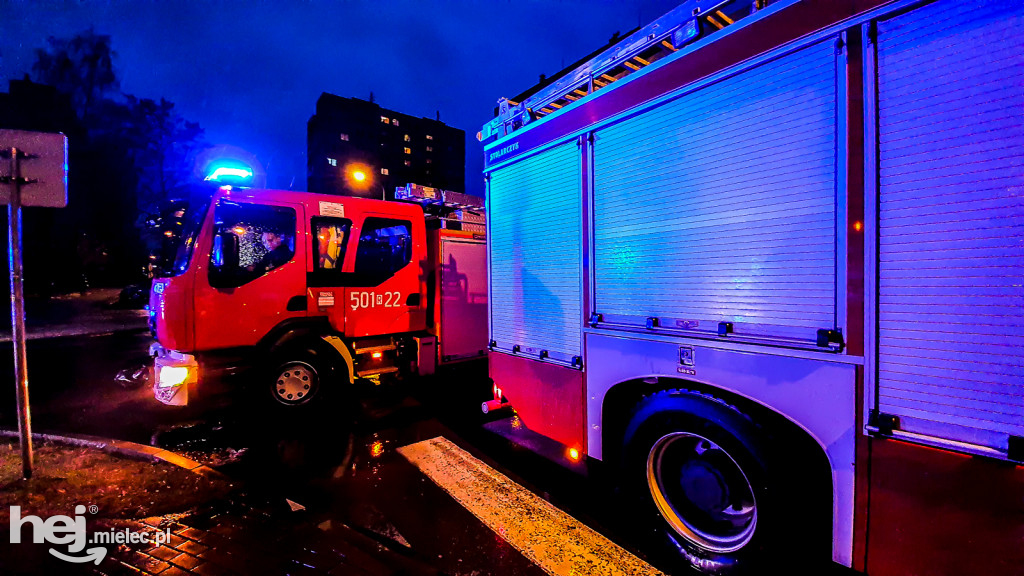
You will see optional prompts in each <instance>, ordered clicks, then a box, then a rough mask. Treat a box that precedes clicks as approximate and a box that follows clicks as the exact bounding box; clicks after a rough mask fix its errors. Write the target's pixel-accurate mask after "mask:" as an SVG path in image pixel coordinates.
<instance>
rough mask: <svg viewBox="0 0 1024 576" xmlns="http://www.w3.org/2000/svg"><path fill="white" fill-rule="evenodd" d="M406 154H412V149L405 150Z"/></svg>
mask: <svg viewBox="0 0 1024 576" xmlns="http://www.w3.org/2000/svg"><path fill="white" fill-rule="evenodd" d="M403 150H405V153H406V154H412V148H403Z"/></svg>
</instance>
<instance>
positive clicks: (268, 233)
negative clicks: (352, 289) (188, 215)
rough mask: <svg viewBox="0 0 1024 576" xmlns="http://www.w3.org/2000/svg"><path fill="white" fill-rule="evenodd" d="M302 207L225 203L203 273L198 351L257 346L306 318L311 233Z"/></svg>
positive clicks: (198, 293) (198, 276) (210, 239)
mask: <svg viewBox="0 0 1024 576" xmlns="http://www.w3.org/2000/svg"><path fill="white" fill-rule="evenodd" d="M304 217H305V216H304V213H303V208H302V206H301V205H299V204H289V203H278V202H267V203H258V204H257V203H250V202H245V201H237V202H236V201H233V200H228V199H221V200H219V201H218V202H217V205H216V206H215V208H214V218H213V226H212V228H213V229H212V231H210V236H209V237H208V238H207V241H208V242H210V246H211V248H210V251H209V257H208V259H207V261H205V262H202V263H201V264H202V267H200V268H198V269H197V273H196V288H195V307H196V309H195V319H196V323H195V335H196V349H197V350H213V349H219V348H234V347H242V346H252V345H254V344H256V343H258V342H259V341H260V339H261V338H263V336H265V335H266V334H267V333H268V332H269V331H270V330H271V329H272V328H274V327H275V326H277V325H278V324H279V323H281V322H283V321H284V320H287V319H289V318H300V317H304V316H305V315H306V249H307V248H306V244H307V242H306V240H305V238H306V234H305V225H304V222H305V220H304Z"/></svg>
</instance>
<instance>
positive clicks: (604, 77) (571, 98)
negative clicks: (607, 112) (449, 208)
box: [477, 0, 780, 141]
mask: <svg viewBox="0 0 1024 576" xmlns="http://www.w3.org/2000/svg"><path fill="white" fill-rule="evenodd" d="M779 1H780V0H687V1H686V2H683V3H682V4H680V5H679V6H678V7H676V8H675V9H674V10H672V11H671V12H669V13H668V14H665V15H664V16H662V17H661V18H658V19H657V20H655V21H654V22H652V23H650V24H648V25H647V26H644V27H643V28H639V29H637V30H636V31H635V32H633V33H632V34H630V35H629V36H627V37H626V38H624V39H622V40H621V41H619V42H618V43H616V44H615V45H614V46H611V47H609V48H607V49H606V50H604V51H602V52H601V53H600V54H598V55H597V56H595V57H593V58H591V59H590V60H588V61H587V62H585V63H583V64H581V65H579V66H576V67H575V68H573V69H571V70H563V71H562V72H560V73H559V75H558V76H556V79H555V80H554V81H552V82H550V84H547V85H543V86H541V87H540V88H537V89H531V90H533V92H532V93H531V90H527V91H526V92H524V93H523V96H521V98H520V101H519V102H516V101H514V100H510V99H508V98H500V99H499V100H498V108H497V114H496V115H495V117H494V119H492V120H491V121H490V122H488V123H487V124H484V126H483V128H482V129H481V131H480V132H479V133H477V140H480V141H485V140H488V139H490V138H492V137H496V138H500V137H502V136H506V135H508V134H511V133H512V132H514V131H516V130H519V129H520V128H522V127H524V126H526V125H528V124H530V123H531V122H533V121H536V120H539V119H540V118H543V117H544V116H547V115H549V114H555V113H557V112H558V111H559V110H560V109H561V108H563V107H565V106H568V105H569V104H572V103H573V102H575V101H577V100H579V99H581V98H583V97H585V96H587V95H589V94H592V93H593V92H596V91H598V90H601V89H602V88H604V87H606V86H608V85H610V84H612V83H614V82H617V81H619V80H622V79H623V78H625V77H627V76H629V75H630V74H632V73H634V72H638V71H640V70H642V69H644V68H645V67H647V66H650V65H651V64H653V63H655V62H657V61H658V60H661V59H662V58H665V57H666V56H669V55H671V54H672V53H674V52H676V51H678V50H679V49H680V48H682V47H684V46H686V45H688V44H691V43H693V42H695V41H696V40H699V39H701V38H705V37H707V36H710V35H712V34H714V33H715V32H717V31H719V30H722V29H723V28H725V27H727V26H729V25H731V24H734V23H735V22H736V21H738V20H741V19H743V18H745V17H747V16H750V15H752V14H754V13H756V12H757V11H759V10H762V9H764V8H766V7H767V6H769V5H771V4H774V3H776V2H779Z"/></svg>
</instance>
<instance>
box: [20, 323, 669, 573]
mask: <svg viewBox="0 0 1024 576" xmlns="http://www.w3.org/2000/svg"><path fill="white" fill-rule="evenodd" d="M150 342H151V339H150V337H149V336H148V334H144V333H134V334H132V333H117V334H110V335H101V336H92V337H70V338H55V339H47V340H36V341H31V342H30V343H29V349H28V354H29V378H30V395H31V403H32V410H33V412H32V417H33V427H34V431H36V432H51V433H77V434H93V435H99V436H107V437H114V438H119V439H125V440H131V441H135V442H140V443H145V444H150V443H152V444H155V445H160V446H162V447H166V448H171V449H175V450H178V451H184V452H186V453H187V454H188V455H189V456H191V457H193V458H195V459H197V460H201V461H204V462H207V463H209V464H211V465H213V466H215V467H216V468H218V469H219V470H221V471H222V472H224V473H226V474H228V475H229V476H231V477H233V478H235V479H237V480H240V481H241V482H242V483H243V485H244V486H245V487H246V490H248V491H250V492H251V493H252V494H255V495H257V496H258V497H260V498H263V499H265V500H267V501H275V500H276V501H280V500H282V499H285V498H287V499H289V500H292V501H294V502H297V503H300V504H301V505H303V506H305V507H306V508H307V510H308V511H309V513H310V514H311V515H313V516H315V517H317V518H324V519H333V520H336V521H338V522H342V523H345V524H347V525H350V526H353V527H356V528H357V529H361V530H366V531H370V532H373V533H375V534H377V535H379V536H382V537H384V538H385V539H386V541H389V542H394V543H395V546H399V547H400V546H408V548H410V549H411V550H412V551H413V552H415V554H416V556H417V557H418V558H420V559H425V560H426V561H428V562H429V564H430V565H431V566H433V567H434V568H436V569H438V570H440V571H442V572H444V573H447V574H464V575H471V574H502V575H504V574H509V575H513V574H523V575H533V574H538V575H539V574H544V571H543V570H542V569H540V568H539V567H538V566H536V565H534V564H533V563H532V562H531V561H530V560H528V559H527V558H526V557H525V556H523V554H521V553H520V552H519V551H518V550H516V549H515V548H513V547H512V546H511V545H509V544H508V543H507V542H506V541H505V540H504V539H502V538H501V537H499V536H498V535H497V534H495V533H494V532H493V531H492V530H490V529H489V528H488V527H487V526H485V525H484V524H483V523H481V522H480V521H479V520H477V519H476V517H474V516H473V515H472V514H471V513H470V512H468V511H467V510H466V509H464V508H463V507H462V506H461V505H459V504H458V502H456V501H455V500H454V499H453V498H452V497H451V496H449V495H448V494H447V493H446V492H445V491H444V490H442V489H441V488H439V487H438V486H437V485H435V484H434V483H433V482H431V480H430V479H428V478H426V477H425V476H424V475H423V474H422V473H420V472H419V471H418V470H417V469H416V468H415V467H414V466H413V465H412V464H410V463H409V462H408V461H407V460H406V459H405V458H403V457H402V456H401V455H399V454H397V452H396V451H395V450H396V449H397V448H398V447H401V446H404V445H408V444H411V443H414V442H418V441H421V440H427V439H430V438H434V437H437V436H444V437H445V438H447V439H449V440H451V441H452V442H454V443H456V444H457V445H459V446H460V447H462V448H463V449H465V450H466V451H468V452H470V453H472V454H473V455H474V456H477V457H478V458H481V459H482V460H483V461H484V462H486V463H488V464H489V465H491V466H492V467H493V468H495V469H497V470H499V471H500V472H502V473H504V474H505V475H507V476H508V477H509V478H511V479H512V480H514V481H516V482H518V483H520V484H522V485H523V486H525V487H526V488H528V489H529V490H531V491H532V492H534V493H535V494H538V495H540V496H541V497H542V498H544V499H546V500H549V501H550V502H552V503H553V504H555V505H556V506H557V507H558V508H560V509H562V510H564V511H566V512H568V513H569V514H571V515H572V516H574V517H575V518H577V519H578V520H580V521H582V522H584V523H585V524H587V525H589V526H591V527H593V528H595V529H597V530H598V531H600V532H602V533H603V534H605V535H606V536H608V537H610V538H612V540H614V541H616V542H617V543H619V544H621V545H624V546H625V547H626V548H627V549H630V550H632V551H633V552H634V553H636V554H638V555H641V557H642V554H641V553H640V552H639V551H638V548H642V547H643V545H642V542H637V541H636V540H637V538H641V540H642V537H641V536H639V535H637V534H636V533H635V531H633V532H631V531H630V530H629V529H628V525H626V524H625V523H623V522H622V521H621V519H620V518H619V517H618V516H617V514H616V511H615V507H614V506H609V505H607V503H608V502H610V501H612V495H611V491H610V489H609V488H607V486H606V483H605V482H603V481H601V478H600V476H598V477H597V479H596V481H591V482H584V481H583V480H582V478H580V477H579V476H577V475H575V474H574V473H572V472H569V471H567V470H565V469H563V468H561V467H559V466H556V465H554V464H553V463H551V462H548V461H547V460H544V459H543V458H540V457H538V456H536V455H534V454H532V453H529V452H527V451H525V450H522V449H519V448H517V447H515V446H513V445H511V444H510V443H508V442H507V441H505V440H504V439H501V438H498V437H496V436H493V435H491V434H489V433H487V432H485V431H483V430H482V429H481V427H480V426H481V424H482V423H483V422H484V421H485V417H484V416H483V415H482V414H480V410H479V405H480V402H481V401H482V400H483V399H485V398H486V397H487V396H488V394H489V387H488V383H487V382H486V379H485V376H486V366H484V365H481V364H477V365H462V366H460V367H459V368H458V369H456V370H454V371H450V372H448V373H445V374H441V375H438V376H437V377H435V378H433V379H428V380H418V381H416V382H413V383H408V384H404V385H399V386H382V387H375V388H362V389H359V390H358V391H357V393H356V394H355V395H354V397H353V400H352V402H351V405H352V406H353V407H354V409H353V410H351V411H345V410H340V411H338V412H333V411H332V412H331V413H329V414H325V415H318V416H317V417H315V418H311V417H302V418H288V417H283V418H282V417H271V416H266V415H265V414H264V413H261V412H256V411H253V410H250V409H247V408H241V406H244V405H245V404H244V402H242V401H241V400H242V399H240V398H237V397H232V396H224V397H221V398H219V399H218V400H217V401H215V402H206V403H204V404H203V405H200V406H189V407H186V408H175V407H166V406H163V405H160V404H159V403H157V402H156V401H155V400H154V399H153V398H152V395H151V392H150V390H149V388H148V386H141V387H131V386H127V387H126V386H123V385H121V384H118V383H116V382H115V378H114V377H115V375H116V374H117V372H118V371H119V370H122V369H125V368H131V367H132V366H134V365H136V364H138V363H140V362H143V361H145V358H146V350H147V347H148V345H149V344H150ZM0 350H2V354H3V359H2V361H0V390H2V391H3V393H2V395H0V426H2V427H6V428H13V427H16V420H15V414H14V393H13V377H12V376H11V370H12V368H11V356H10V345H9V344H8V345H6V346H3V347H2V348H0ZM235 378H236V382H235V383H236V384H243V383H244V382H241V381H238V380H241V379H244V378H245V376H242V377H235ZM648 560H651V561H652V563H653V564H655V565H656V566H657V565H658V564H659V563H660V562H659V561H657V559H650V558H648Z"/></svg>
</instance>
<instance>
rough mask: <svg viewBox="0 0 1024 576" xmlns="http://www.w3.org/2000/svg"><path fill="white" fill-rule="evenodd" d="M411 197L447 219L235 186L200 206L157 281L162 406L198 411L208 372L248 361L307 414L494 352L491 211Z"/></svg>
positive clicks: (272, 400) (430, 192)
mask: <svg viewBox="0 0 1024 576" xmlns="http://www.w3.org/2000/svg"><path fill="white" fill-rule="evenodd" d="M406 190H407V191H408V192H409V193H408V194H405V196H406V197H407V198H408V199H410V200H413V201H417V202H419V203H421V204H424V205H425V206H440V207H441V208H440V210H439V212H440V214H444V215H446V216H447V217H443V216H441V215H440V214H439V215H438V216H437V217H426V216H425V209H426V208H425V207H424V206H421V205H418V204H416V203H412V202H386V201H381V200H370V199H365V198H352V197H339V196H332V195H322V194H312V193H307V192H293V191H281V190H253V189H239V188H234V189H232V188H231V187H230V186H224V187H221V188H218V189H216V191H215V192H213V194H212V197H211V198H210V199H209V204H205V203H204V202H200V203H199V206H198V207H196V208H195V209H194V210H193V218H192V220H191V221H190V222H184V223H183V226H184V228H185V231H184V232H183V233H182V237H183V241H182V242H181V244H180V247H179V249H178V254H177V256H176V258H175V262H174V264H173V266H172V267H171V270H170V271H169V272H168V273H167V275H166V276H165V277H161V278H157V279H155V280H154V281H153V286H152V292H151V296H150V318H151V322H150V323H151V327H152V329H153V332H154V335H155V336H156V339H157V343H156V344H155V345H154V346H153V349H152V353H153V355H154V356H155V362H154V364H155V369H154V376H155V377H154V393H155V396H156V398H157V399H158V400H159V401H161V402H163V403H165V404H173V405H184V404H187V403H188V402H189V400H190V397H194V396H195V395H196V394H197V393H198V392H199V391H200V384H201V382H202V381H203V380H204V375H206V374H208V373H212V372H214V371H217V370H219V369H220V368H223V367H233V366H243V365H249V366H256V367H257V368H258V370H257V374H259V376H258V377H257V378H256V379H255V380H256V381H257V384H256V385H255V391H254V393H255V394H257V395H258V396H259V397H260V398H262V399H263V400H266V401H268V403H269V404H271V405H278V406H286V407H287V406H290V407H298V406H306V405H310V404H313V403H314V402H315V401H318V400H319V399H321V398H325V397H329V396H331V395H332V394H333V393H334V392H336V391H338V387H339V386H341V385H342V384H344V383H353V382H355V381H356V380H359V379H366V380H374V381H379V379H380V378H381V377H382V376H386V375H395V376H398V377H401V376H402V375H404V374H412V373H417V374H430V373H432V372H433V371H434V368H435V366H436V364H437V362H438V361H440V362H450V361H456V360H462V359H467V358H473V357H479V356H482V355H483V354H484V350H485V348H486V288H485V286H486V269H485V266H486V264H485V245H484V234H483V217H482V213H483V212H482V210H475V211H474V210H473V207H472V206H469V205H467V204H465V202H469V201H471V200H472V198H471V197H467V196H465V195H462V194H454V193H446V192H444V191H440V190H434V189H431V188H424V187H417V186H412V185H410V186H409V187H407V188H406ZM400 191H401V189H400ZM446 194H447V198H448V199H452V198H457V200H458V203H455V202H445V198H446V196H445V195H446ZM400 195H401V194H400ZM428 228H429V229H428ZM442 332H443V334H444V335H446V336H448V338H447V341H443V340H441V341H439V336H440V335H441V334H442Z"/></svg>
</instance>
